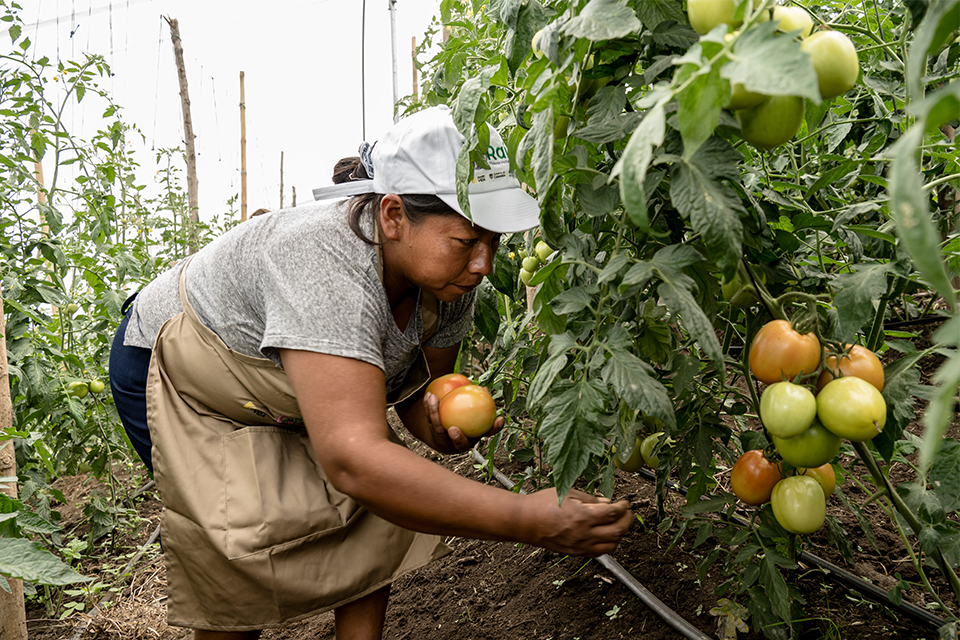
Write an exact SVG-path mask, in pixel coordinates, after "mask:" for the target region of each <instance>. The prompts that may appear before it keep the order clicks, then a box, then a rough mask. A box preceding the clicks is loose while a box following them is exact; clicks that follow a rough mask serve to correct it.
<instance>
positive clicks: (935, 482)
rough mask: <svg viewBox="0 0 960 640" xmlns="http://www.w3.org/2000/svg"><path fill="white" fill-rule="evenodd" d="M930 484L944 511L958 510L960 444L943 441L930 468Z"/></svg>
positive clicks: (959, 506) (959, 498) (959, 499)
mask: <svg viewBox="0 0 960 640" xmlns="http://www.w3.org/2000/svg"><path fill="white" fill-rule="evenodd" d="M930 482H931V483H932V486H933V492H934V493H936V494H937V497H938V498H939V499H940V504H941V505H942V506H943V509H944V511H946V512H947V513H952V512H954V511H956V510H957V509H958V508H960V442H957V441H956V440H944V442H943V446H942V448H941V449H940V452H939V453H937V457H936V458H935V459H934V461H933V465H931V467H930Z"/></svg>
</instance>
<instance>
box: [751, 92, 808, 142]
mask: <svg viewBox="0 0 960 640" xmlns="http://www.w3.org/2000/svg"><path fill="white" fill-rule="evenodd" d="M803 113H804V102H803V98H801V97H799V96H770V97H769V98H767V99H765V100H764V101H763V102H761V103H760V104H758V105H756V106H753V107H750V108H749V109H742V110H740V111H737V119H738V120H739V121H740V137H741V138H743V139H744V140H746V141H747V142H749V143H750V144H753V145H756V146H758V147H760V148H761V149H766V150H767V151H769V150H771V149H773V148H775V147H779V146H780V145H781V144H783V143H784V142H786V141H788V140H792V139H793V137H794V136H795V135H797V131H799V130H800V125H801V124H802V123H803Z"/></svg>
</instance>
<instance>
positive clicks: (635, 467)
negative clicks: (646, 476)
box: [613, 438, 643, 473]
mask: <svg viewBox="0 0 960 640" xmlns="http://www.w3.org/2000/svg"><path fill="white" fill-rule="evenodd" d="M640 448H641V440H640V438H637V442H636V444H634V445H633V452H631V454H630V457H629V458H627V459H626V460H621V459H620V457H619V456H617V455H614V457H613V463H614V464H615V465H617V469H622V470H624V471H629V472H630V473H633V472H635V471H639V470H640V467H642V466H643V456H642V455H641V454H640ZM614 453H616V451H614Z"/></svg>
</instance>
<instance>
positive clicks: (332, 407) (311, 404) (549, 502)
mask: <svg viewBox="0 0 960 640" xmlns="http://www.w3.org/2000/svg"><path fill="white" fill-rule="evenodd" d="M280 357H281V359H282V361H283V365H284V369H285V370H286V372H287V375H288V376H289V378H290V382H291V384H292V385H293V389H294V393H295V394H296V396H297V400H298V402H299V404H300V410H301V412H302V413H303V417H304V420H305V422H306V426H307V431H308V433H309V434H310V439H311V442H312V443H313V446H314V449H315V450H316V453H317V457H318V459H319V460H320V464H321V465H322V466H323V469H324V472H325V473H326V474H327V477H328V478H329V480H330V482H332V483H333V485H334V486H335V487H336V488H337V489H338V490H340V491H342V492H344V493H346V494H347V495H350V496H352V497H353V498H354V499H355V500H357V501H358V502H359V503H360V504H362V505H364V506H365V507H367V509H369V510H370V511H371V512H373V513H375V514H377V515H379V516H380V517H382V518H384V519H385V520H388V521H390V522H393V523H394V524H397V525H399V526H402V527H405V528H407V529H412V530H415V531H422V532H425V533H435V534H441V535H455V536H464V537H471V538H482V539H489V540H513V541H518V542H526V543H528V544H533V545H536V546H540V547H545V548H547V549H551V550H553V551H557V552H558V553H567V554H572V555H590V556H596V555H600V554H603V553H609V552H611V551H613V549H614V548H615V547H616V545H617V543H618V542H619V540H620V538H621V537H622V536H623V534H624V533H625V532H626V530H627V529H628V528H629V526H630V521H631V515H630V513H629V512H628V510H627V504H626V502H623V501H620V502H618V503H615V504H611V503H609V502H607V501H603V500H598V499H597V498H594V497H592V496H587V495H586V494H580V493H571V494H570V495H568V496H567V497H566V498H565V499H564V501H563V504H562V505H558V504H557V495H556V493H555V492H554V491H553V490H548V491H541V492H537V493H534V494H530V495H519V494H515V493H513V492H510V491H506V490H504V489H500V488H497V487H493V486H487V485H484V484H481V483H479V482H475V481H473V480H469V479H467V478H463V477H461V476H458V475H457V474H455V473H452V472H450V471H447V470H446V469H444V468H443V467H441V466H439V465H437V464H434V463H433V462H430V461H429V460H426V459H424V458H421V457H420V456H418V455H417V454H415V453H413V452H411V451H409V450H407V449H406V448H404V447H402V446H400V445H398V444H395V443H393V442H391V441H390V440H389V437H388V434H389V427H388V426H387V421H386V398H385V392H384V389H385V380H384V376H383V372H382V371H381V370H380V369H378V368H377V367H375V366H373V365H371V364H368V363H365V362H361V361H359V360H352V359H349V358H341V357H337V356H330V355H324V354H319V353H313V352H308V351H291V350H283V351H281V353H280Z"/></svg>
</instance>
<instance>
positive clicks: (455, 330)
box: [424, 291, 477, 349]
mask: <svg viewBox="0 0 960 640" xmlns="http://www.w3.org/2000/svg"><path fill="white" fill-rule="evenodd" d="M476 298H477V292H476V291H471V292H470V293H468V294H466V295H464V296H462V297H461V298H460V299H459V300H456V301H455V302H449V303H448V302H441V303H440V304H439V308H438V311H439V314H440V317H439V322H438V323H437V325H438V329H437V333H436V334H434V335H433V337H431V338H430V339H429V340H427V341H426V342H424V344H425V345H426V346H428V347H432V348H434V349H443V348H446V347H452V346H454V345H456V344H460V341H462V340H463V339H464V337H466V335H467V333H468V332H469V331H470V327H471V326H473V305H474V301H475V300H476Z"/></svg>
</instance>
